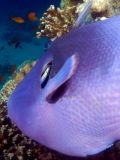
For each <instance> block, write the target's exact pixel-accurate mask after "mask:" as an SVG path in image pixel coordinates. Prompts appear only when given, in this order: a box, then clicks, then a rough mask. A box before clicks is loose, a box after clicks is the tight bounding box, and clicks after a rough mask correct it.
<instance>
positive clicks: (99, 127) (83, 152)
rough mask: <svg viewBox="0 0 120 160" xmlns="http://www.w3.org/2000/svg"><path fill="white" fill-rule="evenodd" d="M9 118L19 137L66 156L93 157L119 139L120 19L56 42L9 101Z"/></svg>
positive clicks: (90, 27) (97, 24)
mask: <svg viewBox="0 0 120 160" xmlns="http://www.w3.org/2000/svg"><path fill="white" fill-rule="evenodd" d="M50 61H53V66H52V68H51V73H50V77H49V79H48V82H47V83H46V85H45V87H44V88H41V81H40V78H41V75H42V70H44V68H46V67H45V65H46V64H48V62H50ZM33 95H34V96H33ZM8 114H9V116H10V118H11V119H12V120H13V121H14V122H15V123H16V124H17V126H18V127H19V128H20V129H21V131H22V132H23V133H24V134H26V135H27V136H29V137H30V138H32V139H34V140H36V141H37V142H39V143H41V144H43V145H46V146H47V147H50V148H52V149H54V150H56V151H58V152H62V153H64V154H67V155H74V156H87V155H93V154H96V153H99V152H101V151H103V150H105V149H107V148H109V147H110V146H111V145H113V143H114V142H115V141H116V140H119V139H120V16H115V17H112V18H109V19H108V20H105V21H102V22H95V23H92V24H89V25H86V26H82V27H81V28H79V27H77V28H73V29H72V30H71V31H70V32H69V33H67V34H65V35H64V36H62V37H60V38H58V39H56V40H55V41H54V42H53V44H52V45H51V47H50V48H49V49H48V51H47V52H46V53H45V55H44V56H43V57H42V58H41V59H40V60H39V61H38V62H37V63H36V65H35V66H34V67H33V69H32V70H31V71H30V72H29V73H28V74H27V75H26V77H25V78H24V79H23V81H22V82H21V83H20V84H18V86H17V87H16V89H15V91H14V92H13V94H12V95H11V96H10V98H9V101H8Z"/></svg>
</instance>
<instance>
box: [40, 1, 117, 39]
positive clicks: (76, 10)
mask: <svg viewBox="0 0 120 160" xmlns="http://www.w3.org/2000/svg"><path fill="white" fill-rule="evenodd" d="M86 3H88V0H62V1H61V5H60V6H61V8H57V9H56V8H55V7H54V6H53V5H51V6H50V7H49V8H48V10H47V11H46V12H45V13H44V15H43V17H42V18H41V19H40V22H41V24H40V27H39V28H40V31H39V32H37V37H38V38H40V37H48V38H50V39H51V40H54V39H56V38H57V37H60V36H61V35H64V34H65V33H66V32H69V31H70V29H71V28H72V27H73V24H74V23H75V21H76V19H77V17H78V14H80V13H81V12H82V11H83V9H84V7H85V4H86ZM119 7H120V0H106V1H105V0H93V2H92V7H91V12H90V14H91V15H92V17H93V20H95V21H96V20H103V19H105V18H108V17H111V16H113V15H115V14H117V13H119V12H120V9H119Z"/></svg>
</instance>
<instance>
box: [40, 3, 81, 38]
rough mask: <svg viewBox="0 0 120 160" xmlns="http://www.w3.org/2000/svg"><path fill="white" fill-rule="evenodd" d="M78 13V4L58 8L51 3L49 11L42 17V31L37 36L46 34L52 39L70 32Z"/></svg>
mask: <svg viewBox="0 0 120 160" xmlns="http://www.w3.org/2000/svg"><path fill="white" fill-rule="evenodd" d="M77 15H78V13H76V6H72V7H66V8H65V9H60V8H57V9H56V8H55V7H54V6H53V5H51V6H50V7H49V9H48V10H47V12H45V13H44V17H42V18H41V19H40V22H41V25H40V32H37V37H38V38H40V37H44V36H46V37H49V38H50V39H51V40H53V39H55V38H57V37H60V36H61V35H63V34H64V33H66V32H69V30H70V29H71V27H72V26H73V24H74V22H75V19H76V18H77Z"/></svg>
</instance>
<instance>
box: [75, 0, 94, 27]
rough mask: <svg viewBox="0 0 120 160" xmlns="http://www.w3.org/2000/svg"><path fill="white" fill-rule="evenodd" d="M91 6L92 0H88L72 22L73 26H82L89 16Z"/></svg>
mask: <svg viewBox="0 0 120 160" xmlns="http://www.w3.org/2000/svg"><path fill="white" fill-rule="evenodd" d="M91 6H92V0H88V3H87V4H86V5H85V7H84V9H83V11H82V12H81V13H80V14H79V16H78V18H77V20H76V22H75V24H74V27H79V26H82V25H83V24H85V22H86V21H87V20H88V17H89V18H90V9H91Z"/></svg>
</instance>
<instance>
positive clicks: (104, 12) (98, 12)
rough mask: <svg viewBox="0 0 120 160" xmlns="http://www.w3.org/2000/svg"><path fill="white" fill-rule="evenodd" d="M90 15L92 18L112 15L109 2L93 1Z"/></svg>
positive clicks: (103, 0) (112, 11) (109, 0)
mask: <svg viewBox="0 0 120 160" xmlns="http://www.w3.org/2000/svg"><path fill="white" fill-rule="evenodd" d="M91 14H92V17H93V18H96V17H103V16H104V17H111V16H113V15H114V10H113V7H112V1H111V0H106V1H105V0H93V4H92V7H91Z"/></svg>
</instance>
